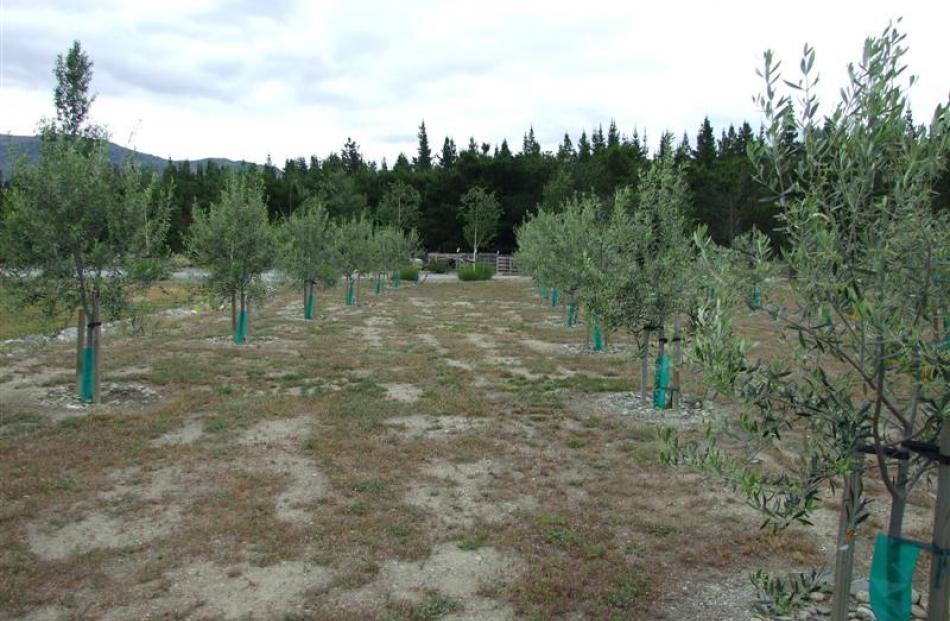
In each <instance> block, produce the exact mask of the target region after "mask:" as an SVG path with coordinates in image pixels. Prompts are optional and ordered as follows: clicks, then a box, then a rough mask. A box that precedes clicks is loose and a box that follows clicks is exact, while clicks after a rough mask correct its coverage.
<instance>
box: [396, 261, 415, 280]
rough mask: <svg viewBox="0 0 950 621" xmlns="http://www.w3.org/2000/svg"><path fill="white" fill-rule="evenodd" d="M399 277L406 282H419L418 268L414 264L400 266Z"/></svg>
mask: <svg viewBox="0 0 950 621" xmlns="http://www.w3.org/2000/svg"><path fill="white" fill-rule="evenodd" d="M399 279H400V280H403V281H407V282H419V268H418V267H416V266H414V265H407V266H405V267H402V268H400V269H399Z"/></svg>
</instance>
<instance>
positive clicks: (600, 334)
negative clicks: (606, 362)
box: [591, 315, 604, 351]
mask: <svg viewBox="0 0 950 621" xmlns="http://www.w3.org/2000/svg"><path fill="white" fill-rule="evenodd" d="M591 323H593V329H594V338H593V341H594V351H604V331H603V330H602V329H601V327H600V321H599V320H598V319H597V317H596V316H594V315H591Z"/></svg>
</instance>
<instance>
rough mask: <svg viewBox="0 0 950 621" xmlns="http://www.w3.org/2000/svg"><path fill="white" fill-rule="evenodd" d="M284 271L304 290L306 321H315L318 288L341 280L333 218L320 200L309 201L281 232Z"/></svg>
mask: <svg viewBox="0 0 950 621" xmlns="http://www.w3.org/2000/svg"><path fill="white" fill-rule="evenodd" d="M280 234H281V238H282V244H281V253H280V257H279V265H280V267H281V269H282V270H283V271H284V273H286V274H287V275H288V276H290V277H291V278H292V279H293V280H294V281H295V282H297V283H299V284H302V285H303V289H304V297H303V299H304V319H313V318H314V315H315V312H316V304H317V287H318V285H323V286H324V287H327V288H329V287H332V286H333V285H335V284H336V282H337V281H338V280H339V270H338V268H337V265H336V258H337V254H336V249H335V247H334V239H333V225H332V224H331V222H330V216H329V215H328V214H327V210H326V209H325V208H324V207H323V203H322V202H321V201H320V200H319V199H317V198H313V197H311V198H308V199H307V200H306V201H305V202H304V204H303V207H302V208H301V209H299V210H297V211H295V212H294V213H293V214H292V215H291V216H290V218H288V219H287V220H286V221H285V222H284V224H283V225H282V227H281V230H280Z"/></svg>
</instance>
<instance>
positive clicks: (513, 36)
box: [0, 0, 950, 162]
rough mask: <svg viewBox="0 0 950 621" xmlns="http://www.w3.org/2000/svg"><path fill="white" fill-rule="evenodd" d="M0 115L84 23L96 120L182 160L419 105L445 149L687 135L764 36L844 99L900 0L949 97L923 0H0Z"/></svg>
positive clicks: (14, 113)
mask: <svg viewBox="0 0 950 621" xmlns="http://www.w3.org/2000/svg"><path fill="white" fill-rule="evenodd" d="M0 4H2V5H3V8H2V11H3V13H2V19H0V21H2V30H3V38H2V41H0V50H2V62H0V74H2V76H0V78H2V85H0V119H2V120H0V131H3V132H8V131H9V132H12V133H30V132H31V131H32V130H33V129H34V128H35V126H36V123H37V121H38V120H39V119H40V117H42V116H50V115H51V114H52V113H53V110H52V106H51V103H50V99H51V95H50V94H51V92H52V88H53V77H52V66H53V61H54V59H55V56H56V54H58V53H61V52H63V51H65V50H66V48H67V47H68V46H69V44H70V42H71V41H72V39H79V40H81V41H82V43H83V46H84V47H85V48H86V49H87V51H88V52H89V54H90V55H91V56H92V58H93V60H94V62H95V71H96V77H95V79H94V83H93V88H94V90H95V91H96V92H98V94H99V98H98V100H97V102H96V104H95V106H94V108H93V111H94V115H95V118H96V120H98V121H100V122H103V123H105V124H107V125H108V126H109V128H110V129H111V131H112V134H113V136H114V138H115V139H116V140H117V141H118V142H123V143H124V142H126V140H127V137H128V136H129V135H130V134H132V133H133V132H134V135H135V140H134V143H135V146H136V147H137V148H139V149H140V150H143V151H147V152H151V153H155V154H157V155H161V156H166V155H170V156H172V157H175V158H185V157H190V158H198V157H204V156H211V155H216V156H224V157H231V158H236V159H239V158H244V159H251V160H255V161H263V160H264V158H265V157H266V155H267V154H268V153H271V154H272V155H273V158H274V160H275V161H277V162H280V161H282V160H283V159H284V158H287V157H294V156H299V155H303V156H306V155H310V154H311V153H315V154H317V155H319V156H321V157H322V156H323V155H324V154H326V153H327V152H329V151H333V150H338V149H339V148H340V147H341V146H342V144H343V142H344V140H345V139H346V138H347V137H348V136H352V137H353V138H354V139H355V140H357V142H359V143H360V145H361V146H362V148H363V151H364V154H365V155H366V156H367V157H368V158H372V159H380V158H382V157H383V156H385V157H387V159H389V161H390V162H392V161H393V159H394V158H395V156H396V155H397V154H398V152H399V151H406V152H407V153H408V154H410V155H411V153H412V152H413V151H414V149H415V138H414V135H415V131H416V126H417V125H418V123H419V120H420V119H423V118H424V119H426V124H427V126H428V128H429V133H430V141H431V142H432V144H433V147H434V148H436V149H437V148H438V147H439V146H440V145H441V143H442V138H443V136H445V135H450V136H452V137H454V138H455V140H456V143H458V144H459V145H460V146H463V145H465V144H466V143H467V142H468V138H469V136H472V135H473V136H474V137H475V138H476V140H477V141H479V142H491V143H493V144H497V143H500V142H501V140H502V139H503V138H507V139H508V141H509V143H510V144H511V145H512V146H513V147H514V148H517V147H519V146H520V139H521V136H522V134H523V132H524V131H526V130H527V128H528V126H529V124H533V126H534V128H535V132H536V134H537V135H538V136H539V138H540V139H541V141H542V145H543V147H544V148H546V149H554V148H556V142H557V141H559V140H560V136H562V135H563V133H564V132H570V133H571V134H572V136H574V137H575V138H576V136H577V134H579V132H580V130H581V129H584V128H586V129H588V131H589V130H590V128H591V127H593V126H595V125H597V124H598V123H603V124H604V125H606V124H607V123H608V122H609V120H610V119H611V118H615V119H616V121H617V123H618V125H619V127H620V129H621V131H623V132H625V133H630V132H631V131H633V130H634V129H639V130H640V131H641V132H643V131H646V132H647V134H648V135H649V137H650V138H651V142H653V143H654V144H655V141H656V139H657V138H658V137H659V134H660V132H661V131H662V130H664V129H669V130H671V131H673V132H674V133H676V134H677V135H679V134H681V133H682V132H683V131H687V132H689V134H690V135H691V136H692V135H693V134H694V133H695V131H696V128H697V127H698V126H699V124H700V122H701V121H702V118H703V116H704V115H709V116H710V119H711V120H712V122H713V124H714V125H715V126H716V127H717V130H718V129H722V128H723V125H724V124H728V123H730V122H733V123H738V122H741V121H742V120H749V121H750V122H752V123H753V125H755V126H757V125H758V115H757V111H756V110H755V108H754V106H753V105H752V103H751V95H752V94H753V93H755V92H757V91H758V89H759V83H758V79H757V78H756V76H755V69H756V68H758V67H759V65H760V63H761V52H762V51H763V50H764V49H765V48H766V47H772V48H774V49H775V50H776V52H777V54H778V56H779V57H780V58H783V59H785V66H786V67H789V68H794V67H796V66H797V60H798V57H799V55H800V52H801V47H802V44H803V43H805V42H806V41H807V42H809V43H811V44H813V45H814V46H815V47H816V49H817V53H818V61H817V64H818V68H819V70H820V71H821V73H822V82H823V89H822V90H821V95H822V97H823V99H824V101H826V102H827V103H831V102H833V101H834V99H835V98H836V97H837V90H838V87H839V86H840V85H842V84H843V82H844V80H845V76H846V73H845V65H846V63H847V62H848V61H851V60H854V59H856V57H857V55H858V53H859V52H860V49H861V45H862V42H863V39H864V37H865V36H867V35H868V34H871V33H876V32H879V31H880V30H881V29H883V27H884V26H885V25H886V24H887V22H888V21H889V20H890V19H894V18H896V17H898V16H900V15H903V16H904V22H903V26H902V29H903V30H904V31H905V32H907V33H908V35H909V36H908V44H909V45H910V48H911V51H910V53H909V54H908V56H907V60H908V62H909V64H910V65H911V70H912V71H913V72H914V73H916V74H918V75H920V76H921V78H922V80H921V82H920V83H919V84H918V85H917V86H916V87H915V88H914V90H913V91H912V102H913V104H914V106H915V113H916V114H917V118H918V119H922V118H924V117H925V116H927V115H929V113H930V111H932V109H933V107H934V106H935V105H936V104H937V103H938V102H940V101H946V100H947V97H948V89H950V80H948V79H947V78H948V74H947V72H946V69H945V65H944V63H945V60H946V59H947V58H950V41H948V39H947V38H946V37H945V35H944V33H943V30H944V24H945V23H946V22H947V18H948V17H950V8H948V7H947V6H946V5H945V4H943V3H934V2H929V1H923V0H918V1H911V2H904V3H902V4H901V5H900V6H894V5H893V3H887V2H883V1H878V0H875V1H871V2H837V3H831V2H817V1H814V0H808V1H804V2H799V3H798V4H796V5H795V6H794V7H789V8H785V9H782V11H781V14H780V15H778V16H776V13H779V11H777V10H774V9H776V8H777V6H772V7H767V6H764V5H762V4H761V3H759V2H756V3H753V2H739V1H734V2H718V3H696V5H694V3H688V2H673V1H669V2H664V3H649V4H645V3H637V2H629V1H628V2H615V3H611V2H586V3H577V2H556V1H548V2H512V1H510V0H508V1H506V2H502V1H500V0H492V1H487V2H479V3H454V2H453V3H444V2H435V1H416V2H408V1H407V2H400V3H392V2H378V3H368V2H359V3H351V2H342V1H332V2H330V1H327V2H307V1H306V0H299V1H296V0H283V1H280V2H267V3H263V2H255V1H254V0H232V1H225V0H218V1H215V0H203V1H201V2H194V1H191V0H187V1H186V0H174V1H167V0H166V1H165V2H162V3H149V2H131V1H126V2H121V1H118V0H114V1H111V2H109V1H99V2H97V1H94V0H83V1H75V0H74V1H69V0H62V1H54V0H33V1H27V0H22V1H14V0H0Z"/></svg>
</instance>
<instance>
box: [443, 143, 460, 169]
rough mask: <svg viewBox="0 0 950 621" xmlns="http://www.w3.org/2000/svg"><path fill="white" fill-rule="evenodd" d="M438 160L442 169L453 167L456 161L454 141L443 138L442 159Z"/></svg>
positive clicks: (456, 153) (456, 154)
mask: <svg viewBox="0 0 950 621" xmlns="http://www.w3.org/2000/svg"><path fill="white" fill-rule="evenodd" d="M439 159H440V160H441V161H440V164H441V165H442V168H452V166H454V165H455V160H457V159H458V152H457V151H456V149H455V141H454V140H452V139H451V138H449V137H448V136H446V137H445V141H444V142H443V143H442V157H441V158H439Z"/></svg>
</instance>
